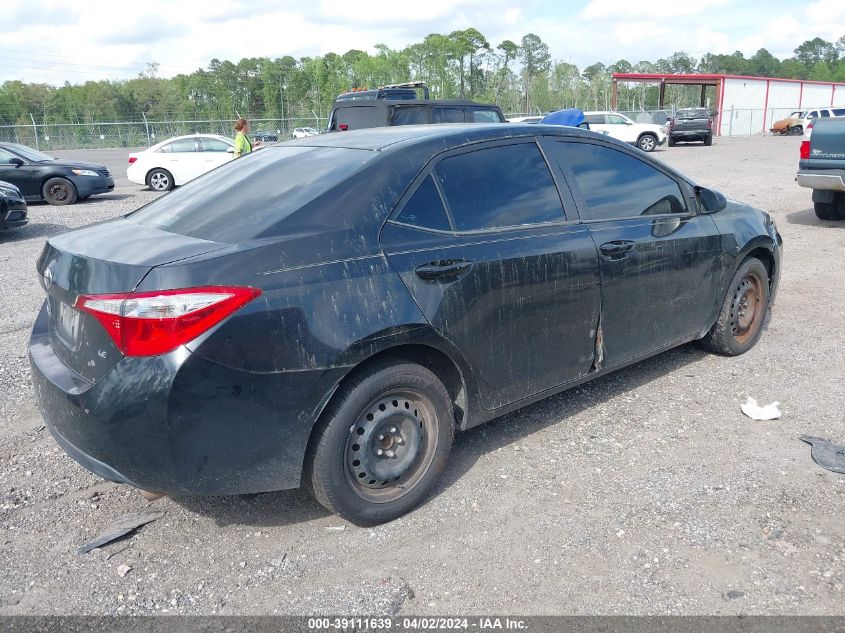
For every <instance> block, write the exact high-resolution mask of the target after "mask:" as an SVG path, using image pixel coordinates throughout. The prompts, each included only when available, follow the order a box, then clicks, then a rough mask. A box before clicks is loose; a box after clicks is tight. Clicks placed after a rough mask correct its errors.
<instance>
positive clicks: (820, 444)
mask: <svg viewBox="0 0 845 633" xmlns="http://www.w3.org/2000/svg"><path fill="white" fill-rule="evenodd" d="M798 439H800V440H803V441H805V442H807V444H809V445H810V446H812V447H813V448H812V449H811V451H810V454H811V455H812V456H813V461H814V462H816V463H817V464H818V465H819V466H821V467H822V468H826V469H827V470H830V471H833V472H835V473H842V474H843V475H845V444H834V443H833V442H831V441H830V440H826V439H824V438H821V437H812V436H810V435H802V436H801V437H800V438H798Z"/></svg>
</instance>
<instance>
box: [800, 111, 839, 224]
mask: <svg viewBox="0 0 845 633" xmlns="http://www.w3.org/2000/svg"><path fill="white" fill-rule="evenodd" d="M795 179H796V180H797V181H798V184H799V185H801V186H802V187H807V188H809V189H812V190H813V208H814V210H815V212H816V215H817V216H818V218H819V219H820V220H843V219H845V118H841V119H833V118H831V119H822V118H818V119H816V120H815V121H814V122H813V127H812V131H811V132H810V138H809V139H805V140H803V141H801V160H800V161H799V162H798V175H797V176H796V178H795Z"/></svg>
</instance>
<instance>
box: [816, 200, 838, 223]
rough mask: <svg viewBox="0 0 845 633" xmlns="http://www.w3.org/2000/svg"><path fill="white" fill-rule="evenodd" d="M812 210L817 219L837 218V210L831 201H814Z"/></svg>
mask: <svg viewBox="0 0 845 633" xmlns="http://www.w3.org/2000/svg"><path fill="white" fill-rule="evenodd" d="M813 211H815V212H816V217H817V218H818V219H819V220H838V219H839V212H838V211H837V209H836V204H835V203H833V202H814V203H813Z"/></svg>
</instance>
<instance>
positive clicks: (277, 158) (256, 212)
mask: <svg viewBox="0 0 845 633" xmlns="http://www.w3.org/2000/svg"><path fill="white" fill-rule="evenodd" d="M374 156H376V153H375V152H372V151H369V150H360V149H347V148H339V147H302V146H300V147H293V146H288V147H285V146H272V147H267V148H264V149H260V150H257V151H255V152H253V153H252V154H249V155H247V156H245V157H244V158H238V159H233V160H232V161H231V162H229V163H226V164H225V165H223V166H222V167H219V168H217V169H215V170H212V171H210V172H208V173H207V174H205V175H204V176H200V177H199V178H197V179H196V180H193V181H191V182H189V183H188V184H186V185H183V186H182V187H179V188H178V189H175V190H173V191H171V192H170V193H168V194H166V195H164V196H162V197H161V198H159V199H158V200H155V201H154V202H151V203H150V204H148V205H147V206H145V207H142V208H141V209H139V210H138V211H136V212H135V213H132V214H130V215H129V216H127V219H129V220H130V221H132V222H136V223H138V224H140V225H142V226H151V227H155V228H157V229H161V230H163V231H168V232H169V233H177V234H179V235H186V236H189V237H196V238H199V239H203V240H211V241H214V242H223V243H226V244H237V243H239V242H243V241H246V240H249V239H252V238H254V237H257V236H258V235H260V234H261V233H263V232H264V231H266V230H267V229H269V228H270V227H272V226H273V225H275V224H276V223H277V222H279V221H280V220H282V219H284V218H285V217H287V216H288V215H290V214H291V213H293V212H294V211H296V210H297V209H298V208H300V207H301V206H303V205H304V204H307V203H308V202H311V201H312V200H314V199H315V198H316V197H317V196H319V195H321V194H323V193H325V192H326V191H328V190H329V189H330V188H332V187H334V186H335V185H337V184H339V183H340V182H342V181H343V180H345V179H346V178H347V177H349V176H350V175H351V174H352V173H354V172H355V171H356V170H357V169H359V168H361V167H362V166H363V165H364V163H366V162H368V161H369V160H371V159H372V158H373V157H374Z"/></svg>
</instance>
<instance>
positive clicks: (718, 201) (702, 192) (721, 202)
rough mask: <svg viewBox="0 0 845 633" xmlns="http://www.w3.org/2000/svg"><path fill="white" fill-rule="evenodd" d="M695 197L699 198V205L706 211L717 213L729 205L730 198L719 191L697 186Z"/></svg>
mask: <svg viewBox="0 0 845 633" xmlns="http://www.w3.org/2000/svg"><path fill="white" fill-rule="evenodd" d="M695 197H696V198H698V206H699V207H700V208H701V210H702V212H704V213H716V212H717V211H721V210H722V209H724V208H725V207H726V206H728V200H727V198H725V196H723V195H722V194H721V193H719V192H718V191H713V190H711V189H706V188H704V187H696V188H695Z"/></svg>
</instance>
